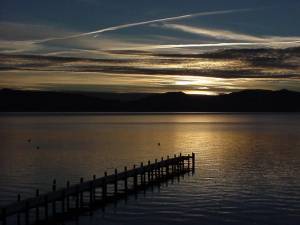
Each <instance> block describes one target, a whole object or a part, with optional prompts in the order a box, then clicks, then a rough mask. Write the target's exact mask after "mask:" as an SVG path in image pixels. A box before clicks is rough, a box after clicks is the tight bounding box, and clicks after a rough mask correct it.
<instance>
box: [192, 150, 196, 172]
mask: <svg viewBox="0 0 300 225" xmlns="http://www.w3.org/2000/svg"><path fill="white" fill-rule="evenodd" d="M192 169H193V172H195V153H194V152H193V153H192Z"/></svg>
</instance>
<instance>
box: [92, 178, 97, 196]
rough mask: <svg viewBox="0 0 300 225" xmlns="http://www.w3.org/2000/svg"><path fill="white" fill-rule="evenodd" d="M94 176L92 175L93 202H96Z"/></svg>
mask: <svg viewBox="0 0 300 225" xmlns="http://www.w3.org/2000/svg"><path fill="white" fill-rule="evenodd" d="M96 198H97V196H96V175H95V174H94V175H93V202H95V201H96Z"/></svg>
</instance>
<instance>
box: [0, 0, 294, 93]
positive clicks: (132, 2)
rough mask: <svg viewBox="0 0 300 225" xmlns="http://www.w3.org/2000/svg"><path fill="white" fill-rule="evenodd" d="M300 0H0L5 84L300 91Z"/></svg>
mask: <svg viewBox="0 0 300 225" xmlns="http://www.w3.org/2000/svg"><path fill="white" fill-rule="evenodd" d="M299 12H300V2H299V0H285V1H282V0H251V1H246V0H245V1H241V0H184V1H183V0H159V1H158V0H126V1H124V0H51V1H46V0H26V1H24V0H0V88H14V89H24V90H53V91H99V92H173V91H184V92H186V93H190V94H209V95H215V94H219V93H230V92H234V91H240V90H244V89H268V90H278V89H290V90H295V91H300V28H299V27H300V14H299Z"/></svg>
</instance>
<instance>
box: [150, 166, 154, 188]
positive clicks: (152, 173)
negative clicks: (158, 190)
mask: <svg viewBox="0 0 300 225" xmlns="http://www.w3.org/2000/svg"><path fill="white" fill-rule="evenodd" d="M150 170H151V183H152V184H153V180H154V169H153V167H152V168H151V169H150Z"/></svg>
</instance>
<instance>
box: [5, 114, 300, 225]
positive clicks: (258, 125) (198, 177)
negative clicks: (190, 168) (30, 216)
mask: <svg viewBox="0 0 300 225" xmlns="http://www.w3.org/2000/svg"><path fill="white" fill-rule="evenodd" d="M28 139H31V142H28V141H27V140H28ZM0 141H1V146H0V205H3V204H6V203H9V202H11V201H14V200H15V199H16V195H17V193H21V194H22V197H23V196H24V197H30V196H33V195H34V193H35V188H40V189H41V191H42V192H45V191H49V190H50V189H51V183H52V179H53V178H56V179H57V182H58V186H64V185H65V183H66V181H67V180H71V182H72V183H76V182H78V181H79V178H80V177H84V178H85V179H90V178H91V177H92V175H93V174H96V175H97V176H102V175H103V173H104V171H108V172H109V173H110V172H111V173H112V171H113V169H114V168H119V169H120V170H122V168H123V167H124V166H125V165H127V166H129V167H130V166H132V165H133V164H134V163H140V162H142V161H144V162H146V161H147V160H149V159H150V160H154V159H155V158H160V157H162V156H164V157H166V156H167V155H173V154H178V153H179V152H182V153H186V154H188V153H191V152H195V153H196V166H197V168H196V173H195V174H194V176H185V177H184V179H181V180H180V182H179V183H178V182H174V183H173V184H171V183H169V184H168V186H167V185H163V186H161V187H160V188H159V189H158V188H154V190H153V191H151V190H148V191H146V193H140V194H138V195H137V196H136V197H130V198H129V199H128V200H127V202H125V201H120V202H119V203H118V204H116V205H110V206H108V207H107V208H106V209H105V211H104V212H103V211H102V210H98V211H96V212H95V213H94V214H93V216H88V215H87V216H82V217H80V218H79V220H78V221H69V222H67V223H66V224H70V225H73V224H88V225H94V224H95V225H96V224H109V225H110V224H111V225H117V224H118V225H119V224H121V225H123V224H124V225H127V224H128V225H129V224H130V225H135V224H144V225H148V224H149V225H153V224H175V225H176V224H262V225H268V224H281V225H283V224H284V225H289V224H291V225H294V224H295V225H296V224H297V225H298V224H300V114H198V115H193V114H183V115H74V114H73V115H72V114H70V115H28V114H27V115H26V114H24V115H20V114H19V115H1V116H0ZM158 142H160V143H161V145H160V146H158V145H157V143H158ZM37 146H39V147H40V149H39V150H37V149H36V147H37Z"/></svg>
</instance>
